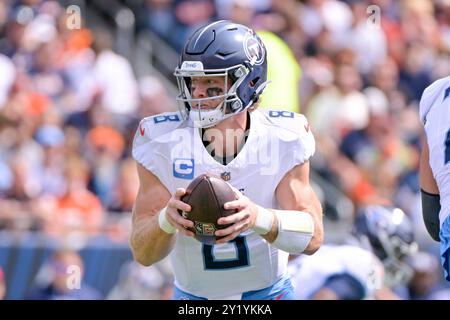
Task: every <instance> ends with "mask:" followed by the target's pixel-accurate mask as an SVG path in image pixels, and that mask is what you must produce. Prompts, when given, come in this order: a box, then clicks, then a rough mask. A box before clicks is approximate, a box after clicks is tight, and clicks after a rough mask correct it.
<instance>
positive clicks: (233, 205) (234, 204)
mask: <svg viewBox="0 0 450 320" xmlns="http://www.w3.org/2000/svg"><path fill="white" fill-rule="evenodd" d="M244 206H245V202H244V201H243V200H242V199H238V200H233V201H229V202H225V203H224V205H223V207H224V209H225V210H233V209H237V210H241V209H243V208H244Z"/></svg>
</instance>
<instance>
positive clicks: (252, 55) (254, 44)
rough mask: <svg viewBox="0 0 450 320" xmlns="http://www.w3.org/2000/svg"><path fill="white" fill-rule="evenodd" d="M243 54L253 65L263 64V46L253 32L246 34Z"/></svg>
mask: <svg viewBox="0 0 450 320" xmlns="http://www.w3.org/2000/svg"><path fill="white" fill-rule="evenodd" d="M243 44H244V52H245V55H246V56H247V58H248V59H249V60H250V61H253V62H254V63H253V65H260V64H262V63H263V62H264V56H265V52H264V50H265V49H264V46H262V45H261V42H260V40H259V39H258V38H257V37H256V35H255V34H254V33H253V32H248V33H247V34H246V36H245V39H244V42H243Z"/></svg>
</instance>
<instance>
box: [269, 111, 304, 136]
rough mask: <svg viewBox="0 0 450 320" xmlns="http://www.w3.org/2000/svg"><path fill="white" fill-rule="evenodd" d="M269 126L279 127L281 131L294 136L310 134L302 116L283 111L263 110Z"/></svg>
mask: <svg viewBox="0 0 450 320" xmlns="http://www.w3.org/2000/svg"><path fill="white" fill-rule="evenodd" d="M262 112H263V114H264V115H265V118H266V120H267V121H268V122H269V123H270V125H273V126H276V127H279V128H280V129H281V131H289V132H291V133H294V134H295V135H296V136H299V135H300V136H303V135H305V134H309V133H310V127H309V123H308V120H307V119H306V117H305V116H304V115H302V114H299V113H295V112H291V111H285V110H263V111H262Z"/></svg>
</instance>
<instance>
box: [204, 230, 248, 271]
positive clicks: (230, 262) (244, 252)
mask: <svg viewBox="0 0 450 320" xmlns="http://www.w3.org/2000/svg"><path fill="white" fill-rule="evenodd" d="M230 242H234V245H235V246H236V249H237V258H235V259H223V260H217V259H215V258H214V253H213V245H209V244H203V248H202V253H203V262H204V265H205V269H206V270H222V269H233V268H240V267H247V266H249V265H250V259H249V256H248V248H247V241H246V240H245V237H242V236H239V237H236V238H234V239H233V240H231V241H230Z"/></svg>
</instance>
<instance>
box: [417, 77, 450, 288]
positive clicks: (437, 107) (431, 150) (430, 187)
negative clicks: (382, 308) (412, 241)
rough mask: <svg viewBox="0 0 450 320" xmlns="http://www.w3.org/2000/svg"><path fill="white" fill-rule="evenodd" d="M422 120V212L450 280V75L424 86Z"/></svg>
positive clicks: (421, 108) (421, 106) (421, 109)
mask: <svg viewBox="0 0 450 320" xmlns="http://www.w3.org/2000/svg"><path fill="white" fill-rule="evenodd" d="M420 119H421V121H422V123H423V124H424V129H425V130H424V132H425V136H424V138H423V139H422V153H421V158H420V187H421V196H422V214H423V219H424V222H425V226H426V227H427V230H428V233H429V234H430V235H431V237H432V238H433V239H434V240H436V241H440V253H441V262H442V266H443V268H444V273H445V278H446V279H447V280H448V281H450V265H449V264H450V262H449V260H450V257H449V254H450V218H449V215H450V77H447V78H443V79H440V80H437V81H435V82H434V83H433V84H431V85H430V86H429V87H428V88H426V89H425V91H424V92H423V95H422V98H421V100H420Z"/></svg>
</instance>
